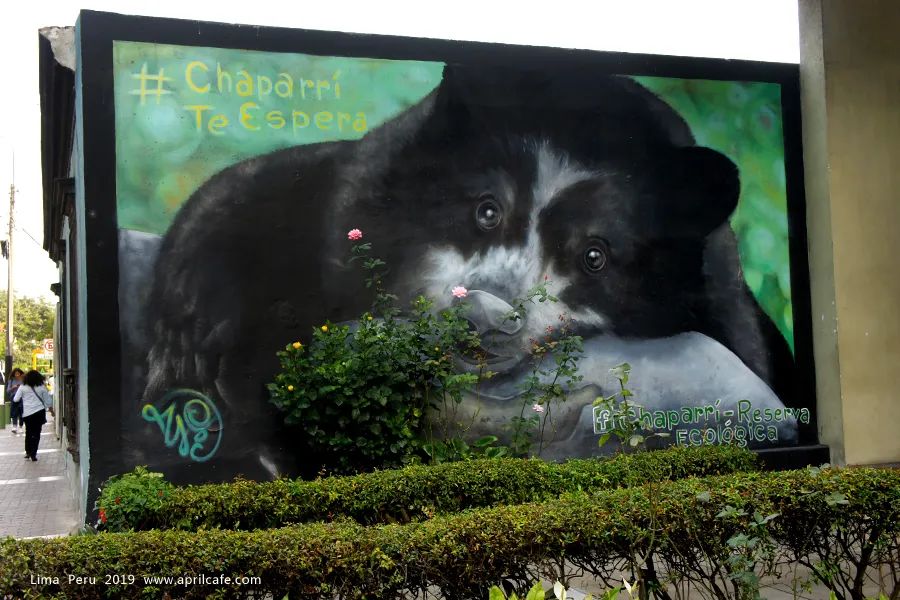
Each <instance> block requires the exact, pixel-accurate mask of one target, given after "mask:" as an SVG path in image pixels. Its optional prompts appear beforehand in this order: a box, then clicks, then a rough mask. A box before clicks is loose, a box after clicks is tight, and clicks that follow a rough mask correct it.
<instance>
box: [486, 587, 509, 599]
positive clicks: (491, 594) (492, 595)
mask: <svg viewBox="0 0 900 600" xmlns="http://www.w3.org/2000/svg"><path fill="white" fill-rule="evenodd" d="M488 600H506V594H504V593H503V590H501V589H500V588H499V587H497V586H496V585H492V586H491V589H490V590H489V591H488Z"/></svg>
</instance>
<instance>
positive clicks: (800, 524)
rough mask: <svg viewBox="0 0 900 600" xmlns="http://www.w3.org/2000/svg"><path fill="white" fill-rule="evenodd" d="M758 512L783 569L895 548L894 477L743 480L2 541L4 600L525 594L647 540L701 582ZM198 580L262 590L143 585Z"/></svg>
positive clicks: (844, 473)
mask: <svg viewBox="0 0 900 600" xmlns="http://www.w3.org/2000/svg"><path fill="white" fill-rule="evenodd" d="M725 506H731V507H734V509H735V510H734V511H732V512H733V513H734V514H735V515H736V516H734V517H729V518H722V515H721V512H720V511H721V510H722V508H723V507H725ZM757 511H759V513H761V514H766V515H768V514H777V515H778V516H777V517H776V518H775V520H774V521H772V522H771V523H770V524H769V528H770V531H771V534H772V539H773V543H774V544H776V545H777V546H778V548H780V549H781V550H780V552H782V553H784V554H786V555H787V554H790V555H791V556H790V558H791V560H800V559H803V558H804V556H800V555H795V554H791V553H792V552H797V551H800V552H803V551H808V550H810V549H811V545H810V542H809V540H819V541H818V542H816V543H819V544H821V543H824V542H823V541H824V540H835V539H836V536H837V535H838V533H839V532H841V531H853V532H855V534H864V537H863V538H862V539H863V542H864V543H863V544H862V546H861V547H862V548H866V547H868V546H866V543H867V542H866V540H867V541H868V542H871V544H870V546H871V547H878V548H880V549H881V550H879V551H878V552H872V553H870V554H869V555H867V557H866V560H865V561H862V562H864V563H865V564H862V562H861V563H860V565H859V566H863V567H869V566H872V565H873V564H875V563H877V561H878V560H881V559H882V558H883V557H884V556H886V555H887V554H886V553H889V552H894V553H895V555H896V552H898V551H900V547H898V543H900V542H898V539H900V537H898V536H900V518H898V516H900V472H896V471H893V472H892V471H886V470H874V469H848V470H825V471H821V472H812V471H792V472H780V473H742V474H733V475H725V476H718V477H712V478H697V479H694V478H690V479H684V480H679V481H674V482H666V483H662V484H660V485H655V486H640V487H635V488H623V489H618V490H613V491H606V492H599V493H594V494H588V493H575V494H569V495H566V496H564V497H562V498H559V499H555V500H551V501H547V502H543V503H530V504H523V505H516V506H501V507H493V508H483V509H475V510H470V511H465V512H462V513H457V514H452V515H446V516H439V517H435V518H433V519H430V520H427V521H421V522H415V523H409V524H405V525H398V524H391V525H379V526H368V527H367V526H363V525H360V524H358V523H356V522H352V521H343V522H334V523H313V524H305V525H297V526H293V527H288V528H282V529H273V530H263V531H254V532H238V531H225V530H211V531H202V532H182V531H174V530H169V531H148V532H133V533H101V534H97V535H86V536H77V537H70V538H59V539H51V540H19V541H16V540H12V539H9V538H8V539H5V540H3V541H2V542H0V597H7V596H6V595H10V596H11V597H16V598H19V597H26V598H38V597H40V598H47V597H66V598H78V599H80V598H100V597H111V598H138V597H163V595H164V594H169V595H170V596H171V597H173V598H182V597H184V598H208V597H218V598H232V597H234V598H236V597H248V596H247V595H248V594H250V593H253V594H255V595H254V596H253V597H262V595H263V594H267V593H270V594H272V597H273V598H276V599H280V598H283V597H284V596H285V594H289V597H290V598H291V599H292V600H295V599H297V598H322V599H329V600H331V599H335V598H401V597H409V595H411V594H413V593H415V592H416V591H419V592H421V591H422V590H424V589H426V588H427V589H428V590H429V593H431V594H432V595H433V596H435V597H444V598H476V597H482V596H483V595H484V593H485V592H484V591H485V590H486V589H487V586H489V585H491V584H495V583H497V582H499V581H501V580H504V579H506V580H511V581H513V582H514V583H516V584H518V585H520V586H522V587H525V586H527V585H528V584H529V583H530V582H533V580H534V578H535V577H536V576H537V573H538V572H539V571H540V570H541V569H547V568H550V566H551V565H554V564H560V562H561V561H563V560H565V561H568V563H570V564H576V565H579V566H580V567H581V568H584V569H586V570H587V571H588V572H589V573H594V574H598V576H599V574H602V573H612V572H616V570H617V569H621V568H626V569H627V568H628V565H629V562H630V561H631V560H632V559H633V556H634V552H635V550H640V549H642V548H643V549H646V548H647V547H648V546H649V545H651V544H652V548H653V550H654V556H655V557H656V565H657V567H658V568H662V567H663V566H665V567H666V568H667V569H670V573H671V572H674V573H680V574H681V576H684V577H687V576H693V577H699V575H698V572H697V571H696V570H697V569H699V570H701V571H702V569H703V565H709V564H712V565H722V564H727V558H728V556H730V555H732V554H733V552H734V551H735V549H734V548H733V546H732V545H730V544H729V543H728V541H729V540H730V539H732V536H734V535H735V533H737V532H741V531H744V530H745V529H746V527H747V521H748V519H749V518H750V517H749V516H748V515H753V514H754V512H757ZM741 515H744V516H741ZM650 532H652V534H651V533H650ZM866 536H868V537H866ZM833 547H835V548H840V547H841V544H837V543H835V544H833ZM859 547H860V546H858V547H857V549H858V548H859ZM804 548H806V549H807V550H803V549H804ZM856 551H857V550H856V549H854V548H853V547H852V546H851V547H848V548H846V552H845V554H846V556H845V557H844V559H846V560H849V559H850V558H853V559H854V560H857V561H858V560H859V559H858V558H857V557H854V556H852V555H853V553H854V552H856ZM805 558H806V559H809V558H810V557H809V556H808V555H806V556H805ZM839 558H840V557H839ZM664 563H665V565H664ZM851 567H852V566H851ZM692 569H694V570H692ZM679 570H680V571H679ZM544 572H546V571H544ZM66 574H74V575H81V576H94V577H96V578H97V583H96V584H94V585H86V586H85V585H75V584H70V583H68V580H67V579H66ZM111 574H122V575H134V576H136V577H137V578H138V581H137V582H136V583H134V584H131V585H104V584H103V583H102V582H103V581H104V579H105V578H106V577H107V576H109V575H111ZM201 574H202V575H206V576H214V575H218V574H225V575H227V576H231V577H234V576H255V577H259V578H260V583H257V584H254V585H244V586H237V585H226V584H220V585H217V586H199V585H194V586H184V585H179V584H178V583H159V582H157V583H156V584H155V585H147V584H145V583H144V582H143V580H142V576H144V575H148V576H151V575H152V576H171V577H176V578H177V577H178V576H180V575H191V576H198V575H201ZM33 575H39V576H43V577H52V576H56V577H59V578H60V583H58V584H57V583H53V582H49V583H43V584H41V583H38V584H34V583H31V578H32V576H33Z"/></svg>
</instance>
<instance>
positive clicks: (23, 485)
mask: <svg viewBox="0 0 900 600" xmlns="http://www.w3.org/2000/svg"><path fill="white" fill-rule="evenodd" d="M47 419H48V421H47V423H46V424H45V425H44V428H43V430H42V433H41V443H40V446H38V455H37V456H38V460H37V462H32V461H30V460H25V458H24V457H25V431H24V429H20V430H19V433H18V435H14V434H13V433H12V428H11V426H10V425H9V423H7V424H6V428H5V429H0V537H5V536H8V535H11V536H13V537H16V538H32V537H57V536H62V535H68V534H70V533H73V532H74V531H76V530H77V529H78V527H79V525H80V523H79V521H78V517H77V511H76V507H75V499H74V498H73V497H72V495H71V493H70V491H69V484H68V482H67V481H66V473H65V464H66V461H65V457H64V456H63V452H62V450H61V449H60V443H59V440H58V439H57V438H56V432H55V428H54V423H53V417H52V416H50V415H47Z"/></svg>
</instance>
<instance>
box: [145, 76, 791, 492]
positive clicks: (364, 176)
mask: <svg viewBox="0 0 900 600" xmlns="http://www.w3.org/2000/svg"><path fill="white" fill-rule="evenodd" d="M572 90H577V93H576V92H573V91H572ZM739 193H740V174H739V173H738V170H737V168H736V166H735V165H734V163H733V162H732V161H731V160H729V158H727V157H726V156H724V155H723V154H721V153H719V152H717V151H714V150H711V149H708V148H704V147H699V146H697V145H696V143H695V140H694V136H693V135H692V132H691V131H690V129H689V127H688V126H687V125H686V124H685V122H684V120H683V119H682V118H681V117H680V116H679V115H678V113H676V112H675V111H674V110H673V109H672V108H671V107H670V106H668V105H667V104H666V103H665V102H663V101H662V100H660V99H659V98H658V97H657V96H655V95H654V94H653V93H651V92H650V91H648V90H647V89H645V88H644V87H642V86H641V85H639V84H638V83H636V82H635V81H633V80H631V79H629V78H626V77H619V76H604V75H599V76H587V75H586V74H585V73H584V72H583V71H581V70H575V69H568V68H559V69H555V70H553V71H551V72H546V71H541V72H530V71H528V70H511V69H500V68H489V67H473V66H459V65H448V66H447V67H446V68H445V70H444V76H443V79H442V82H441V83H440V85H439V86H438V87H437V89H435V90H434V91H433V92H432V93H431V94H430V95H428V96H427V97H425V98H424V99H422V100H421V101H420V102H419V103H418V104H416V105H415V106H413V107H412V108H410V109H408V110H406V111H404V112H403V113H401V114H400V115H399V116H397V117H396V118H394V119H392V120H390V121H388V122H386V123H384V124H383V125H381V126H380V127H378V128H376V129H373V130H372V131H370V132H369V133H368V134H367V135H366V136H365V137H363V139H361V140H359V141H338V142H326V143H319V144H313V145H305V146H297V147H292V148H287V149H285V150H279V151H276V152H273V153H270V154H266V155H262V156H258V157H255V158H251V159H248V160H245V161H243V162H239V163H237V164H235V165H233V166H231V167H229V168H226V169H224V170H223V171H221V172H220V173H218V174H217V175H215V176H214V177H212V178H211V179H210V180H209V181H207V182H206V183H205V184H204V185H203V186H202V187H200V189H198V190H197V191H196V192H195V193H194V194H193V195H192V196H191V198H190V200H189V201H188V202H187V203H185V204H184V206H183V207H182V208H181V209H180V211H179V212H178V214H177V216H176V218H175V221H174V223H173V224H172V226H171V228H170V229H169V230H168V232H167V233H166V235H165V238H164V240H163V242H162V246H161V247H160V249H159V253H158V258H157V259H156V262H155V266H154V267H153V282H152V292H151V294H150V297H149V300H148V302H147V303H146V312H145V314H144V315H143V318H142V321H144V322H145V323H146V324H147V325H146V327H147V329H146V333H147V335H148V339H147V344H148V348H149V351H148V353H147V356H146V363H145V368H146V370H147V372H148V376H147V381H146V386H145V389H144V390H143V393H142V396H143V399H142V401H143V402H147V403H151V404H153V403H155V404H156V405H157V406H158V409H159V410H160V411H162V410H163V409H164V408H165V407H164V406H163V405H162V404H161V403H162V402H164V400H163V398H165V397H166V394H167V393H169V392H171V390H173V389H180V388H187V389H192V390H197V391H200V392H202V393H203V394H204V395H206V396H207V397H209V398H211V399H214V400H215V402H216V404H217V405H218V407H219V410H220V411H221V418H222V422H223V423H224V425H223V427H224V428H226V430H227V431H228V432H229V435H226V436H225V440H226V441H225V443H224V444H223V446H222V447H221V448H220V449H219V450H218V454H217V462H219V463H220V464H226V463H227V461H232V462H233V464H234V465H237V466H234V467H233V469H235V470H236V471H237V472H241V473H244V474H246V475H249V476H268V475H272V474H274V473H275V472H285V471H288V472H292V471H296V470H297V469H298V465H297V464H296V463H295V462H294V461H295V459H296V456H295V455H294V452H293V450H292V449H291V447H292V444H291V439H290V434H289V433H287V432H285V430H284V429H283V427H281V425H280V423H281V417H280V415H278V414H277V412H276V411H275V410H274V408H272V407H271V406H270V404H269V403H268V398H267V393H266V391H265V388H264V386H265V384H266V383H267V382H268V381H271V380H272V378H273V376H274V373H275V372H276V370H277V367H278V363H277V359H276V357H275V351H276V350H277V349H279V348H282V347H283V346H284V345H285V344H286V343H287V342H290V341H293V340H295V339H299V340H304V341H305V340H307V339H308V338H309V331H310V329H311V328H312V327H313V326H315V325H317V324H320V323H322V322H324V321H325V320H326V319H330V320H331V321H335V322H340V321H345V320H349V319H353V318H355V317H356V316H358V315H359V314H360V312H362V311H363V310H365V309H366V308H368V307H369V305H370V303H371V295H370V292H367V291H366V290H365V288H364V287H363V285H362V277H361V275H360V273H359V271H358V269H357V268H355V267H351V266H350V265H349V264H348V262H347V257H348V250H349V244H348V242H347V239H346V232H347V231H348V230H350V229H352V228H360V229H362V230H363V231H364V232H365V235H366V241H369V242H372V244H373V247H374V249H375V254H376V255H378V256H380V257H382V258H384V259H385V260H386V262H387V264H388V267H389V270H388V272H387V275H386V284H387V288H388V289H390V290H391V291H392V292H394V293H396V294H397V295H398V296H399V298H400V303H401V304H404V303H407V302H408V301H409V300H411V299H412V298H414V297H415V296H416V295H418V294H426V295H428V296H430V297H432V298H434V299H435V300H436V301H437V304H436V307H435V308H436V309H440V308H442V307H445V306H447V305H449V303H450V302H451V301H452V296H451V294H450V289H451V288H452V287H453V286H456V285H462V286H465V287H466V288H468V290H469V297H468V298H467V302H469V303H470V304H471V306H470V311H469V313H468V314H469V316H470V319H471V321H472V325H473V327H475V328H476V329H477V330H478V331H479V333H481V334H482V335H483V339H484V346H485V349H486V350H488V351H489V352H490V355H491V357H492V358H491V365H490V367H491V369H492V370H494V371H496V372H498V376H497V377H495V378H494V379H492V380H491V382H490V383H489V385H488V386H487V388H486V390H485V391H484V392H483V395H482V399H485V398H486V403H487V406H486V407H485V409H484V410H483V412H482V413H481V414H482V417H481V419H480V424H479V427H477V428H476V431H475V432H473V433H480V432H488V431H490V432H493V433H498V431H497V429H498V425H499V423H500V421H501V420H502V418H503V415H504V414H508V412H509V410H508V409H509V406H510V403H511V402H515V396H516V394H517V387H516V384H517V383H518V381H520V380H521V378H522V377H523V376H524V374H525V373H526V371H527V370H528V362H527V351H526V348H527V346H528V343H527V340H528V339H529V338H530V337H537V336H538V335H540V333H541V332H543V331H544V330H545V329H546V328H547V327H548V326H550V325H553V324H555V323H557V318H558V315H559V313H561V312H564V313H565V314H566V315H567V316H569V317H570V318H571V319H572V320H573V323H574V327H575V333H577V334H578V335H581V336H583V337H584V339H585V356H584V359H583V361H582V367H581V371H582V374H583V375H584V376H585V378H584V380H583V381H582V383H581V384H580V388H579V390H573V399H572V400H570V401H569V402H567V403H566V409H565V410H563V411H561V412H560V413H558V414H557V415H556V416H555V419H556V420H557V423H556V428H557V430H558V431H559V435H558V436H557V438H556V440H555V442H554V443H552V444H551V445H550V447H549V448H548V452H547V453H545V455H546V456H549V457H564V456H584V455H591V454H595V453H597V452H598V451H599V450H598V448H597V443H596V439H597V437H596V436H595V435H593V430H592V427H591V423H592V415H591V410H590V401H591V400H593V398H594V397H596V396H597V395H598V393H601V392H603V391H608V386H609V385H610V384H611V380H610V378H609V376H608V374H607V371H608V369H609V368H610V367H612V366H613V365H615V364H618V363H620V362H623V361H628V362H630V363H631V364H632V365H633V367H634V381H635V387H636V388H637V389H638V391H639V392H640V400H641V403H642V404H643V405H644V406H645V407H646V408H649V409H668V408H673V407H675V408H677V407H681V406H690V405H693V404H696V403H698V402H703V403H709V402H712V401H715V400H719V401H720V402H721V408H722V409H723V410H724V409H726V408H728V407H731V408H732V409H733V408H734V407H735V406H736V403H737V401H738V400H739V399H747V400H750V401H751V402H752V404H753V406H754V407H755V408H782V407H783V405H784V404H783V403H787V404H788V405H795V402H796V401H797V400H796V397H795V395H794V394H793V393H792V389H793V388H792V386H791V378H792V377H793V370H794V366H793V357H792V353H791V350H790V349H789V347H788V345H787V343H786V342H785V340H784V338H783V336H782V335H781V333H780V332H779V331H778V329H777V328H776V327H775V325H774V324H773V323H772V321H771V320H770V319H769V317H768V316H766V314H765V313H764V312H763V311H762V310H761V308H760V307H759V305H758V304H757V301H756V300H755V299H754V297H753V295H752V294H751V292H750V291H749V289H748V287H747V285H746V283H745V281H744V277H743V275H742V272H741V266H740V261H739V257H738V253H737V246H736V241H735V236H734V233H733V231H732V229H731V227H730V226H729V223H728V218H729V216H730V215H731V214H732V212H733V211H734V209H735V206H736V204H737V201H738V196H739ZM543 280H547V281H549V285H550V286H551V290H552V292H553V293H554V294H555V295H557V296H558V297H559V299H560V301H559V303H556V304H554V305H552V306H549V307H546V308H545V307H543V306H541V307H538V308H536V309H535V310H532V311H530V312H529V313H528V315H527V317H526V318H525V319H523V320H522V321H519V322H516V323H515V324H510V323H509V322H504V321H503V319H502V315H505V314H507V313H508V312H509V310H510V309H511V306H510V302H511V301H512V299H513V298H516V297H521V296H522V295H523V294H524V293H525V292H526V291H527V290H528V289H529V288H531V287H533V286H534V285H535V284H536V283H538V282H539V281H543ZM796 428H797V423H796V421H795V420H793V419H791V418H788V419H785V420H783V421H782V422H781V423H780V424H779V444H782V445H783V444H791V443H795V442H796V436H797V430H796ZM212 434H213V435H216V432H215V431H214V432H212ZM229 436H230V437H229ZM751 445H752V444H751ZM301 462H302V461H301ZM302 466H303V465H302V464H301V465H299V467H302ZM307 466H310V465H307ZM229 468H230V467H229ZM301 470H302V469H301Z"/></svg>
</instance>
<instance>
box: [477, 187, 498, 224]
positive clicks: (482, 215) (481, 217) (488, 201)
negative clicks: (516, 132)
mask: <svg viewBox="0 0 900 600" xmlns="http://www.w3.org/2000/svg"><path fill="white" fill-rule="evenodd" d="M502 218H503V214H502V213H501V212H500V205H499V204H497V201H496V200H494V197H493V196H491V195H490V194H485V195H484V196H482V197H481V202H479V203H478V206H477V207H476V208H475V222H476V223H478V227H480V228H481V229H483V230H484V231H489V230H491V229H493V228H494V227H496V226H497V225H499V224H500V220H501V219H502Z"/></svg>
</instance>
